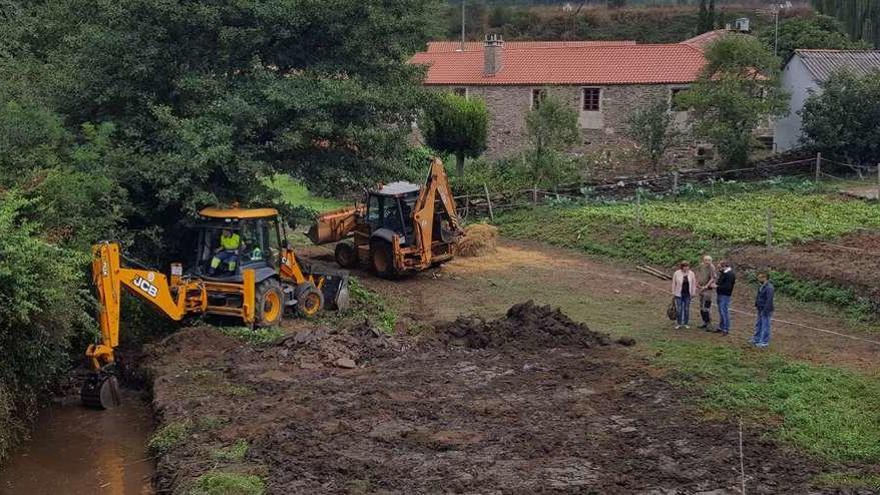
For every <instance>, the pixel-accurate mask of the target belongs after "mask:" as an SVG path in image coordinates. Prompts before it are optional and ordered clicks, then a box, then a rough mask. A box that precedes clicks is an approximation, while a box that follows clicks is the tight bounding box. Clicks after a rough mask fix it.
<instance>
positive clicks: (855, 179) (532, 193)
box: [455, 153, 880, 247]
mask: <svg viewBox="0 0 880 495" xmlns="http://www.w3.org/2000/svg"><path fill="white" fill-rule="evenodd" d="M778 176H789V177H792V176H794V177H797V176H801V177H804V178H810V179H812V180H814V181H815V182H816V183H817V184H819V183H821V182H822V181H823V180H835V181H842V183H843V184H844V185H843V187H842V188H841V190H840V192H841V193H842V194H845V195H850V196H854V197H859V198H862V199H873V200H876V199H878V198H880V163H878V164H877V165H875V166H868V165H862V164H853V163H849V162H844V161H841V160H835V159H831V158H827V157H824V156H822V154H821V153H817V154H816V155H815V156H811V157H808V158H801V159H797V160H790V161H784V162H769V163H768V162H764V163H760V162H759V163H757V164H755V165H753V166H751V167H747V168H740V169H733V170H686V171H673V172H670V173H668V174H656V175H646V176H638V177H616V178H613V179H610V180H605V181H596V182H580V183H577V184H560V185H557V186H555V187H553V188H551V189H547V188H539V187H537V186H534V187H532V188H530V189H519V190H513V191H494V192H493V191H491V190H490V189H489V187H488V185H486V184H484V185H483V191H482V193H480V194H463V195H459V196H456V197H455V200H456V203H457V205H458V212H459V214H460V215H461V216H462V218H463V219H465V220H467V219H473V218H478V217H488V218H490V219H492V220H494V219H495V215H496V214H498V213H500V212H505V211H511V210H516V209H520V208H528V207H534V206H538V205H541V204H547V203H550V202H559V201H562V200H571V201H580V200H585V199H600V200H601V199H604V200H608V199H615V200H622V201H626V202H629V203H631V204H632V205H633V208H634V210H635V211H634V213H635V214H634V221H635V224H636V226H641V223H642V218H641V217H642V215H641V202H642V194H643V192H649V193H652V194H660V195H672V196H677V195H679V193H680V192H681V191H682V190H684V189H685V188H687V187H689V186H693V185H704V184H711V183H713V182H718V181H722V180H730V181H733V180H757V179H766V178H770V177H778ZM775 221H776V218H775V213H774V211H773V210H772V209H767V212H766V241H765V243H766V245H767V247H772V246H773V245H774V222H775Z"/></svg>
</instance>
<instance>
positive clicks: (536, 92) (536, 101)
mask: <svg viewBox="0 0 880 495" xmlns="http://www.w3.org/2000/svg"><path fill="white" fill-rule="evenodd" d="M546 97H547V90H546V89H533V90H532V109H533V110H535V109H537V108H538V107H539V106H541V100H543V99H544V98H546Z"/></svg>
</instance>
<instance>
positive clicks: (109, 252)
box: [82, 242, 207, 408]
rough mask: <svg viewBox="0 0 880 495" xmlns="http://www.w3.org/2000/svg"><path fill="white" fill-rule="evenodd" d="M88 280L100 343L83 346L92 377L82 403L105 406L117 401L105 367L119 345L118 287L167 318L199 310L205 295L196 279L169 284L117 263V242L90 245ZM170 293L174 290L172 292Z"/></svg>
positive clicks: (151, 273)
mask: <svg viewBox="0 0 880 495" xmlns="http://www.w3.org/2000/svg"><path fill="white" fill-rule="evenodd" d="M92 255H93V256H92V282H93V283H94V285H95V288H96V291H97V296H98V303H99V307H98V324H99V327H100V332H101V335H100V342H98V343H96V344H92V345H90V346H89V347H88V349H86V357H87V358H89V362H90V363H91V366H92V369H93V370H94V371H95V373H94V374H93V376H92V377H91V378H90V379H89V380H88V381H87V382H86V384H85V385H84V386H83V390H82V397H83V402H84V403H85V404H86V405H89V406H93V407H99V408H107V407H111V406H113V405H117V404H118V392H117V391H116V383H115V377H113V376H112V374H111V373H108V372H107V370H108V368H110V367H111V365H113V363H114V362H115V361H116V358H115V355H114V352H115V349H116V347H117V346H118V345H119V319H120V304H121V298H122V289H123V288H125V289H127V290H128V291H129V292H130V293H131V294H134V295H135V296H137V297H139V298H141V299H143V300H144V301H147V302H148V303H150V304H151V305H152V306H153V307H155V308H157V309H158V310H159V311H161V312H162V313H164V314H165V315H166V316H168V317H169V318H170V319H172V320H175V321H180V320H182V319H183V317H184V316H185V315H186V314H187V313H189V312H192V311H199V310H201V311H203V310H204V309H205V307H206V306H207V294H206V291H205V288H204V286H203V285H202V284H200V283H198V282H181V281H179V280H178V281H177V282H178V283H177V284H176V285H174V286H173V288H174V291H172V285H171V284H169V282H168V278H167V277H166V276H165V275H164V274H162V273H158V272H156V271H153V270H148V269H139V268H125V267H122V266H121V261H120V259H121V254H120V251H119V245H118V244H116V243H112V242H102V243H100V244H96V245H95V246H93V247H92ZM173 292H174V293H173Z"/></svg>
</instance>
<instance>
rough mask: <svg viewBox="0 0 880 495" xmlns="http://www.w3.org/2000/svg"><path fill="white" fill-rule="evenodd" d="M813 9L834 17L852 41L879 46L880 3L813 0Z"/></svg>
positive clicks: (870, 0)
mask: <svg viewBox="0 0 880 495" xmlns="http://www.w3.org/2000/svg"><path fill="white" fill-rule="evenodd" d="M812 4H813V7H815V8H816V10H817V11H818V12H819V13H821V14H825V15H830V16H833V17H836V18H837V19H839V20H840V21H841V22H842V23H843V27H844V29H845V30H846V32H847V33H849V35H850V37H851V38H852V39H856V40H865V41H867V42H869V43H871V44H873V45H874V47H878V46H880V2H876V1H873V0H813V1H812Z"/></svg>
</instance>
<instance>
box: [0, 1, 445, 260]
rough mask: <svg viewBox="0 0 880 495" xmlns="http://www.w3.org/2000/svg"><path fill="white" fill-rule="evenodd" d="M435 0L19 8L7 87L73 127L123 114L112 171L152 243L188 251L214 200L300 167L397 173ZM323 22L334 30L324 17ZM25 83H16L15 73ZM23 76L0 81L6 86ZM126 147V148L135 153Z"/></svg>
mask: <svg viewBox="0 0 880 495" xmlns="http://www.w3.org/2000/svg"><path fill="white" fill-rule="evenodd" d="M437 8H438V4H437V2H436V1H427V2H425V1H422V0H366V1H363V2H350V1H344V0H332V1H329V2H327V1H317V0H297V1H294V2H290V1H288V0H267V1H264V0H260V1H258V0H218V1H216V2H209V3H204V2H202V3H199V2H195V3H194V2H177V1H171V2H166V1H161V0H120V1H110V0H100V1H97V2H94V1H90V0H69V1H65V2H29V3H27V4H24V6H22V7H21V8H19V9H16V10H14V11H11V12H10V13H8V14H6V18H5V20H9V23H7V24H6V25H4V27H3V28H0V45H3V46H9V47H12V48H11V49H9V50H8V51H10V52H11V61H9V63H6V62H5V61H4V60H3V59H0V81H4V82H8V81H12V82H18V83H19V84H18V85H17V87H15V88H12V89H9V88H7V89H6V90H4V89H3V88H2V87H0V96H2V95H4V94H10V95H13V96H14V97H19V96H21V95H34V96H33V97H34V99H35V100H37V101H39V102H40V103H41V105H43V106H45V107H46V108H49V109H51V110H52V111H53V112H54V113H55V114H57V115H58V116H59V117H60V120H61V122H63V123H64V126H65V128H66V129H67V131H68V132H70V133H74V134H78V133H79V128H80V126H81V125H82V124H84V123H88V122H95V123H103V122H111V123H112V124H113V126H114V128H115V131H114V133H113V147H114V148H115V151H114V152H111V153H110V155H111V157H112V158H113V159H112V160H108V161H107V162H106V163H107V165H103V166H101V168H100V170H99V171H98V172H99V173H100V174H102V175H105V176H107V177H109V178H111V179H112V180H114V181H116V182H117V183H118V184H119V185H120V186H121V187H123V188H124V190H125V191H127V193H128V194H127V201H128V202H129V203H130V205H128V206H129V207H127V208H126V221H127V223H128V225H129V226H130V227H131V228H132V229H133V230H136V231H138V232H139V234H138V236H139V237H140V239H139V241H140V242H137V243H136V244H135V245H136V246H139V248H140V249H142V251H143V252H142V253H140V254H141V255H144V256H146V255H148V254H151V253H153V254H163V253H167V252H168V251H169V250H175V249H174V246H173V245H172V246H166V245H164V244H163V243H162V242H157V241H155V240H157V239H174V238H177V237H178V236H175V235H174V234H175V232H177V231H178V230H179V228H180V226H181V225H182V221H183V220H184V219H185V218H186V217H187V216H192V215H193V214H194V213H195V212H196V211H197V210H198V209H199V208H201V207H203V206H205V205H209V204H222V203H229V202H232V201H236V200H237V201H241V202H242V204H245V205H247V204H255V203H261V204H266V203H270V202H274V201H276V200H277V197H276V195H275V194H274V193H273V191H271V190H269V189H268V188H267V187H266V185H265V180H264V179H265V178H266V177H269V176H271V175H273V174H275V173H278V172H287V173H291V174H294V175H296V176H298V177H299V178H301V179H303V180H305V181H306V182H307V184H308V185H309V186H310V187H311V188H312V189H316V190H334V189H335V188H337V187H339V184H350V186H348V187H353V186H354V187H356V186H357V185H358V184H359V183H367V182H372V181H374V180H377V179H380V178H384V176H387V175H392V174H393V173H394V172H395V169H396V167H397V163H398V161H399V159H400V158H401V157H402V156H405V154H406V152H407V147H408V146H407V139H406V137H407V136H408V134H409V132H410V125H409V123H410V122H412V121H413V120H414V119H415V118H416V117H417V115H418V109H419V108H420V106H421V104H422V101H421V94H422V90H421V79H422V77H423V70H424V69H423V68H420V67H416V66H411V65H408V64H407V63H406V60H407V58H408V57H409V56H410V55H411V54H412V53H413V52H415V51H416V50H417V49H420V48H422V47H423V46H424V42H425V41H426V40H427V39H428V37H429V36H430V35H431V34H432V33H434V31H435V30H436V27H435V26H434V25H433V24H432V20H433V18H434V14H435V13H436V9H437ZM315 26H321V29H315ZM9 84H12V83H9ZM9 84H4V83H0V86H4V85H6V86H8V85H9ZM123 157H125V159H122V158H123Z"/></svg>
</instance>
